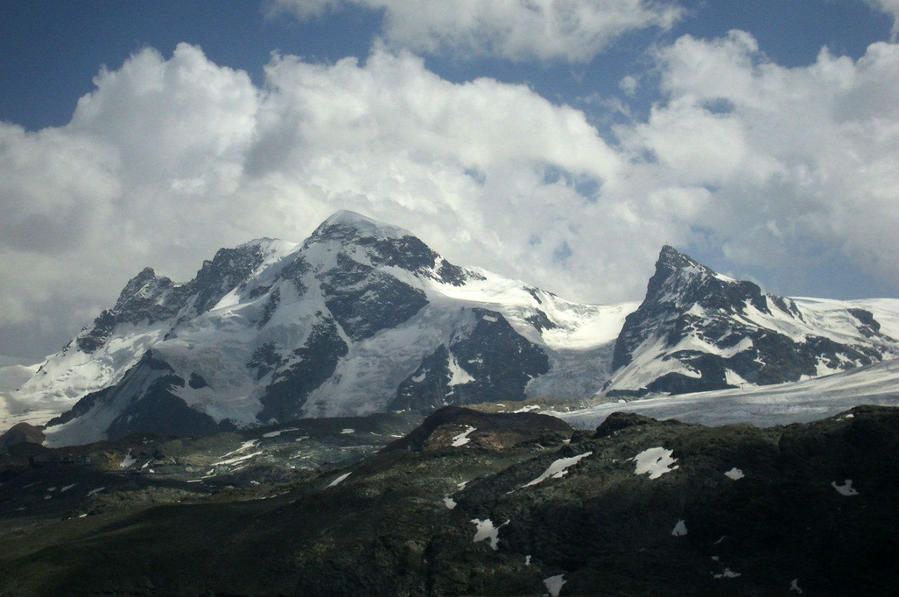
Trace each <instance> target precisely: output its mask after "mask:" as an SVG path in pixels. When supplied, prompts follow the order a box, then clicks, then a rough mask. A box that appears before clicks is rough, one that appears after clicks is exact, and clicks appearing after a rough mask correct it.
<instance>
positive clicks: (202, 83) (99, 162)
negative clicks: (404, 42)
mask: <svg viewBox="0 0 899 597" xmlns="http://www.w3.org/2000/svg"><path fill="white" fill-rule="evenodd" d="M655 57H656V60H657V65H656V68H657V72H658V73H659V75H660V91H661V93H662V94H663V95H662V99H663V100H664V101H662V102H660V103H658V104H656V105H655V106H654V107H653V108H652V110H651V113H650V114H649V116H648V117H647V118H646V120H645V121H635V122H632V123H631V124H627V125H620V126H618V127H617V128H616V129H615V132H616V134H617V135H618V137H619V141H620V145H616V146H611V145H609V144H608V143H607V142H606V141H604V140H603V138H602V137H601V136H600V134H599V133H598V132H597V130H596V129H595V128H594V127H593V126H591V125H590V124H589V121H588V118H587V116H586V115H585V114H584V113H583V112H581V111H579V110H575V109H573V108H571V107H568V106H564V105H558V104H554V103H552V102H550V101H548V100H546V99H545V98H543V97H541V96H539V95H538V94H536V93H535V92H533V91H532V90H530V89H529V88H527V87H525V86H522V85H509V84H504V83H499V82H497V81H494V80H491V79H477V80H474V81H470V82H466V83H452V82H449V81H446V80H444V79H442V78H440V77H439V76H438V75H436V74H434V73H433V72H431V71H429V70H428V69H427V68H426V67H425V65H424V62H423V61H422V60H421V59H420V58H416V57H415V56H413V55H411V54H408V53H405V52H393V51H388V50H383V49H377V50H375V51H374V52H373V54H372V55H371V56H370V57H369V59H368V60H367V61H365V62H364V63H360V62H358V61H356V60H354V59H345V60H341V61H339V62H337V63H335V64H331V65H322V64H311V63H307V62H304V61H302V60H300V59H298V58H296V57H292V56H284V57H275V58H273V59H272V61H271V63H270V64H269V65H268V67H267V69H266V77H267V80H266V85H265V87H264V88H262V89H260V88H257V87H255V86H254V85H253V83H252V82H251V81H250V79H249V77H248V76H247V75H246V74H245V73H243V72H241V71H235V70H232V69H229V68H226V67H222V66H219V65H216V64H214V63H212V62H210V61H209V60H208V59H207V58H206V57H205V56H204V55H203V53H202V52H201V51H200V50H199V49H198V48H196V47H193V46H189V45H186V44H182V45H179V46H178V47H177V48H176V50H175V52H174V54H173V55H172V56H171V57H169V58H167V59H166V58H164V57H163V56H161V55H160V54H159V53H158V52H156V51H155V50H149V49H147V50H143V51H140V52H138V53H137V54H135V55H134V56H133V57H131V58H130V59H129V60H128V61H126V62H125V64H124V65H123V66H122V67H121V68H119V69H117V70H113V71H103V72H101V73H100V74H99V75H98V76H97V77H96V79H95V83H96V89H95V90H94V91H93V92H92V93H91V94H89V95H86V96H85V97H83V98H82V99H81V100H80V101H79V103H78V106H77V109H76V111H75V114H74V116H73V118H72V121H71V122H70V123H69V124H68V125H66V126H63V127H57V128H49V129H44V130H41V131H38V132H27V131H24V130H23V129H22V128H20V127H18V126H15V125H12V124H6V123H0V209H2V210H3V213H4V214H5V216H4V217H3V218H2V219H0V232H2V234H0V279H2V281H3V288H4V290H5V292H4V293H2V294H0V337H3V338H4V341H5V343H4V346H3V347H2V348H0V352H3V353H5V354H23V355H31V356H37V355H38V354H40V352H41V351H46V352H48V351H50V350H55V349H56V348H58V345H59V344H61V343H62V342H64V337H65V336H69V335H70V334H73V333H74V332H76V331H77V329H78V327H79V326H80V325H84V324H87V323H89V321H90V320H91V318H92V317H94V316H95V315H96V314H97V313H98V312H99V310H100V308H102V307H103V306H106V305H109V304H110V303H111V302H112V301H114V299H115V296H116V294H117V293H118V291H119V290H120V289H121V287H122V286H123V284H124V282H125V281H126V280H127V278H129V277H130V276H132V275H134V274H135V273H136V272H137V271H139V270H140V269H141V268H142V267H143V266H145V265H152V266H153V267H155V268H156V269H157V271H159V272H160V273H163V274H167V275H170V276H172V277H173V278H174V279H176V280H184V279H188V278H190V277H192V275H193V274H194V272H195V271H196V269H197V268H198V267H199V265H200V263H201V262H202V260H203V259H204V258H208V257H210V256H211V255H212V254H213V253H214V251H215V250H216V249H217V248H219V247H222V246H234V245H236V244H238V243H240V242H244V241H246V240H248V239H250V238H254V237H259V236H277V237H282V238H287V239H294V240H301V239H302V238H304V237H305V236H306V235H307V234H308V233H309V232H310V231H311V230H312V229H313V227H314V226H315V225H317V224H318V223H319V222H320V221H321V219H323V218H324V217H326V216H327V215H329V214H330V213H331V212H332V211H333V210H335V209H339V208H348V209H355V210H358V211H360V212H362V213H365V214H367V215H370V216H372V217H375V218H379V219H382V220H385V221H388V222H392V223H395V224H397V225H401V226H405V227H407V228H409V229H411V230H413V231H414V232H416V233H417V234H418V235H419V236H421V237H422V239H423V240H425V241H426V242H428V243H429V244H431V245H432V246H433V247H434V248H435V249H436V250H438V251H441V252H443V253H444V254H445V255H446V256H447V257H448V258H450V259H451V260H454V261H456V262H457V263H462V264H474V265H482V266H484V267H488V268H491V269H494V270H496V271H498V272H500V273H502V274H505V275H508V276H512V277H516V278H519V279H522V280H526V281H529V282H532V283H535V284H538V285H540V286H542V287H545V288H547V289H549V290H553V291H556V292H559V293H560V294H562V295H563V296H568V297H570V298H573V299H579V300H589V301H597V302H600V301H618V300H632V299H635V298H639V297H640V296H641V295H642V292H643V290H644V289H645V284H646V279H647V276H648V275H649V273H650V271H651V265H652V262H653V260H654V257H655V255H656V253H657V251H658V249H659V247H660V246H661V245H662V243H664V242H669V243H671V244H674V245H676V246H680V247H687V246H689V245H690V244H700V245H701V244H702V243H711V244H715V243H720V244H721V246H723V250H724V253H725V255H726V256H727V257H728V258H729V259H730V263H729V264H728V266H729V267H728V269H731V270H740V269H741V268H744V267H748V266H756V265H759V264H762V265H765V266H766V267H769V268H770V269H771V270H772V271H774V272H780V273H781V274H782V275H784V276H786V275H788V274H792V273H793V272H794V271H795V268H792V269H791V266H792V264H793V263H795V261H796V257H797V255H796V253H797V250H805V252H806V254H805V255H803V259H806V260H811V263H813V264H816V263H817V264H818V265H821V263H822V261H821V260H822V259H824V258H825V257H822V256H819V255H816V254H814V251H812V250H809V249H808V247H816V246H825V247H837V248H838V250H839V251H841V252H842V253H841V254H842V258H843V259H844V260H845V262H846V263H856V264H860V265H862V266H864V267H865V268H867V270H868V271H870V272H873V273H874V274H877V275H880V276H884V277H886V278H887V279H889V280H891V281H892V282H893V283H894V284H899V237H897V235H895V230H896V229H897V228H899V213H897V210H899V195H897V193H899V191H897V189H899V167H897V164H899V97H897V95H899V88H897V87H896V86H895V84H894V82H895V81H896V80H899V46H897V45H894V44H886V43H881V44H874V45H872V46H871V47H870V48H869V49H868V51H867V53H866V54H865V55H864V56H863V57H862V58H860V59H859V60H857V61H853V60H850V59H848V58H842V57H835V56H832V55H831V54H829V53H828V52H827V51H822V52H821V54H820V55H819V56H818V58H817V60H816V61H815V63H813V64H811V65H809V66H807V67H803V68H792V69H788V68H784V67H781V66H779V65H777V64H774V63H772V62H770V61H769V60H767V59H766V58H765V56H764V54H763V53H762V52H761V51H760V50H759V48H758V47H757V44H756V42H755V40H754V39H753V38H752V37H751V36H749V35H748V34H745V33H741V32H733V33H731V34H730V35H728V36H727V37H725V38H723V39H719V40H698V39H695V38H691V37H682V38H681V39H679V40H677V42H675V43H674V44H672V45H669V46H666V47H663V48H661V49H659V50H658V52H657V54H656V55H655ZM647 84H648V83H647ZM641 85H643V84H641ZM641 91H648V90H647V89H645V88H644V89H641ZM622 114H624V113H623V112H622ZM815 260H818V261H817V262H816V261H815ZM6 339H9V340H8V341H7V340H6Z"/></svg>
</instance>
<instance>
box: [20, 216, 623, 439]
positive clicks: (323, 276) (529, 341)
mask: <svg viewBox="0 0 899 597" xmlns="http://www.w3.org/2000/svg"><path fill="white" fill-rule="evenodd" d="M627 310H629V308H628V307H621V306H612V307H603V306H596V305H578V304H575V303H571V302H568V301H565V300H564V299H561V298H559V297H557V296H555V295H553V294H551V293H548V292H545V291H542V290H539V289H536V288H533V287H530V286H527V285H525V284H522V283H521V282H517V281H514V280H508V279H505V278H502V277H501V276H497V275H495V274H492V273H490V272H487V271H485V270H480V269H474V268H464V267H460V266H457V265H454V264H452V263H450V262H448V261H447V260H446V259H444V258H443V257H441V256H440V255H439V254H438V253H437V252H436V251H434V250H433V249H431V248H430V247H428V246H427V245H426V244H425V243H424V242H422V241H421V240H420V239H418V238H417V237H415V236H414V235H413V234H411V233H410V232H408V231H405V230H403V229H401V228H397V227H394V226H390V225H386V224H382V223H379V222H377V221H375V220H371V219H369V218H366V217H364V216H361V215H359V214H356V213H353V212H348V211H342V212H337V213H336V214H334V215H332V216H331V217H330V218H328V219H327V220H325V222H323V223H322V224H321V225H320V226H319V227H318V228H317V229H316V230H315V231H314V232H313V234H312V235H311V236H310V237H309V238H308V239H306V240H305V241H304V242H303V243H302V244H301V245H300V244H296V243H289V242H285V241H278V240H274V239H259V240H255V241H251V242H249V243H245V244H243V245H240V246H238V247H235V248H233V249H221V250H219V251H218V252H216V254H215V256H214V257H213V258H212V259H211V260H207V261H205V262H203V265H202V267H201V268H200V270H199V271H198V272H197V275H196V277H195V278H194V279H192V280H190V281H188V282H185V283H182V284H178V283H174V282H172V281H171V280H169V279H168V278H165V277H161V276H158V275H157V274H156V273H155V272H154V271H153V270H152V269H149V268H147V269H145V270H143V271H141V272H140V273H139V274H138V275H137V276H135V277H134V278H133V279H132V280H130V281H129V282H128V284H126V287H125V289H124V290H123V292H122V294H121V296H120V297H119V300H118V301H116V304H115V305H114V306H113V307H112V308H110V309H107V310H105V311H104V312H103V313H102V314H101V315H100V316H99V317H98V318H97V319H96V320H95V322H94V325H93V326H91V327H90V328H86V329H85V330H84V331H83V332H82V333H81V334H80V335H79V336H78V338H77V339H76V340H75V342H73V343H71V344H70V345H69V346H68V347H67V348H66V349H64V350H63V351H61V352H60V353H58V354H56V355H53V356H51V357H50V358H49V359H48V360H47V362H46V363H45V364H44V365H43V367H42V369H41V371H40V372H39V373H38V374H37V375H36V376H35V377H34V378H32V379H31V380H30V381H29V382H27V383H26V384H25V385H24V386H23V388H22V389H21V394H22V396H23V397H24V398H27V399H28V400H30V401H32V402H34V403H48V402H50V403H53V404H66V405H68V406H72V405H73V404H74V408H72V410H71V411H69V413H67V414H66V415H65V416H63V417H60V418H58V419H56V420H54V421H53V422H52V423H53V424H51V425H50V426H49V427H48V428H47V437H48V440H47V441H48V443H50V444H56V445H59V444H69V443H79V442H82V441H89V440H93V439H100V438H102V437H107V436H110V435H121V434H125V433H129V432H131V431H136V430H141V431H156V432H160V433H169V432H172V430H173V427H172V424H171V421H172V420H173V419H175V418H177V419H179V420H181V421H188V422H189V423H190V424H189V425H186V426H185V425H181V426H178V427H177V430H178V431H179V432H185V430H186V429H187V428H194V429H196V430H197V431H208V430H209V429H214V428H221V427H222V426H224V427H229V426H234V425H236V426H247V425H255V424H263V423H268V422H271V421H286V420H291V419H296V418H299V417H309V416H334V415H343V414H367V413H370V412H375V411H384V410H399V409H412V410H417V411H421V412H429V411H430V410H433V409H434V408H437V407H440V406H443V405H445V404H466V403H470V402H481V401H490V400H497V401H498V400H511V401H514V400H521V399H523V398H525V397H529V396H540V395H549V393H551V394H552V395H555V396H559V395H561V396H580V395H585V394H592V393H593V392H595V391H597V390H598V389H599V388H600V386H601V384H602V382H603V381H604V379H605V373H604V372H606V371H607V369H608V354H609V352H610V350H611V342H612V341H613V340H614V336H615V335H616V334H617V330H618V329H620V326H621V322H622V321H623V318H624V315H626V313H627ZM569 340H570V342H569ZM76 402H77V404H75V403H76Z"/></svg>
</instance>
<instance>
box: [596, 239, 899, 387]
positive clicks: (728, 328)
mask: <svg viewBox="0 0 899 597" xmlns="http://www.w3.org/2000/svg"><path fill="white" fill-rule="evenodd" d="M897 348H899V344H897V341H896V340H895V339H893V338H891V337H889V336H887V335H885V334H883V333H881V331H880V325H879V323H878V322H877V321H876V320H875V318H874V316H873V314H872V313H870V312H869V311H866V310H864V309H860V308H852V307H849V306H847V305H837V306H831V307H829V309H827V310H824V311H822V310H821V309H820V308H819V307H817V306H816V305H814V304H811V303H808V304H806V303H803V302H802V301H798V300H793V299H789V298H784V297H779V296H776V295H772V294H766V293H764V292H762V291H761V289H760V288H759V287H758V286H757V285H755V284H753V283H752V282H740V281H736V280H732V279H730V278H727V277H725V276H721V275H719V274H716V273H715V272H714V271H712V270H711V269H709V268H708V267H706V266H704V265H701V264H699V263H697V262H695V261H693V260H692V259H690V258H689V257H687V256H686V255H683V254H681V253H678V252H677V251H676V250H675V249H673V248H672V247H668V246H666V247H664V248H663V249H662V251H661V253H660V255H659V259H658V262H657V263H656V270H655V273H654V274H653V276H652V278H651V279H650V280H649V285H648V287H647V290H646V297H645V299H644V300H643V303H642V304H641V305H640V307H639V308H638V309H637V310H636V311H635V312H633V313H631V314H630V315H628V317H627V319H626V320H625V324H624V326H623V328H622V330H621V333H620V335H619V336H618V340H617V341H616V343H615V351H614V355H613V361H612V368H613V369H614V370H615V373H614V374H613V378H612V380H611V382H610V385H609V392H608V393H609V395H612V396H614V395H643V394H646V393H648V392H660V393H672V394H681V393H685V392H696V391H702V390H712V389H722V388H727V387H738V386H739V385H740V384H743V383H748V384H755V385H765V384H772V383H780V382H785V381H796V380H798V379H800V378H801V377H803V376H807V377H812V376H816V375H820V374H822V373H827V372H832V371H840V370H844V369H849V368H852V367H857V366H861V365H869V364H871V363H873V362H877V361H880V360H882V359H883V358H885V357H889V356H892V355H895V354H896V351H897Z"/></svg>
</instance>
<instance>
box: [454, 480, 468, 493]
mask: <svg viewBox="0 0 899 597" xmlns="http://www.w3.org/2000/svg"><path fill="white" fill-rule="evenodd" d="M466 485H468V481H462V482H460V483H456V487H458V488H459V491H462V490H463V489H465V486H466Z"/></svg>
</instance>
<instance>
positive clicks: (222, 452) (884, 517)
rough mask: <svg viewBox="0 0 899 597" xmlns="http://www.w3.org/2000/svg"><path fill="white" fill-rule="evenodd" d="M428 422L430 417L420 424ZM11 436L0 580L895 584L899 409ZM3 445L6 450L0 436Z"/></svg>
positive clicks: (1, 517) (272, 590) (30, 589)
mask: <svg viewBox="0 0 899 597" xmlns="http://www.w3.org/2000/svg"><path fill="white" fill-rule="evenodd" d="M419 423H420V424H419ZM16 433H17V435H16V437H15V438H11V437H9V436H8V437H7V440H9V441H8V442H4V443H3V445H4V447H3V448H0V451H3V450H6V452H7V453H5V454H3V455H2V456H0V544H2V545H3V549H2V550H0V595H52V594H79V595H84V594H104V595H125V594H127V595H151V594H153V595H163V594H164V595H541V594H544V595H545V594H549V595H793V594H805V595H847V594H856V595H886V594H892V593H894V592H895V590H896V588H897V587H899V569H897V567H896V566H895V565H894V560H895V554H896V553H897V550H899V532H897V529H899V510H897V508H896V504H897V503H899V461H897V460H896V458H895V454H896V453H897V448H899V445H897V443H899V411H896V410H895V409H889V408H880V407H864V406H862V407H856V408H854V409H852V410H851V411H848V412H845V413H841V414H840V415H837V416H835V417H831V418H828V419H825V420H822V421H818V422H814V423H808V424H802V425H799V424H794V425H789V426H780V427H769V428H764V429H762V428H756V427H752V426H748V425H730V426H722V427H703V426H700V425H688V424H683V423H678V422H676V421H656V420H653V419H649V418H645V417H642V416H640V415H636V414H612V415H610V416H609V417H608V418H607V419H606V420H605V421H604V422H603V423H602V424H601V425H599V427H598V428H597V429H596V430H590V431H575V430H573V429H571V428H570V427H569V426H568V425H567V424H566V423H564V422H563V421H561V420H559V419H555V418H553V417H549V416H545V415H539V414H534V413H518V414H504V413H485V412H479V411H474V410H468V409H463V408H458V407H448V408H445V409H442V410H439V411H437V412H436V413H434V414H433V415H431V416H429V417H428V418H427V419H425V420H424V421H423V422H421V419H420V418H415V417H414V416H413V415H379V416H374V417H368V418H365V419H351V418H346V419H320V420H306V421H300V422H297V423H296V424H290V425H281V426H279V427H272V428H263V429H256V430H252V431H237V432H228V433H220V434H216V435H212V436H206V437H198V438H190V437H187V438H177V439H166V438H161V437H156V436H149V435H132V436H128V437H125V438H122V439H118V440H115V441H112V442H102V443H97V444H90V445H86V446H79V447H71V448H58V449H47V448H44V447H42V446H40V445H39V444H37V443H34V442H36V441H39V440H40V438H39V434H40V430H35V429H28V428H19V429H18V430H16ZM7 443H8V444H9V445H6V444H7Z"/></svg>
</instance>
